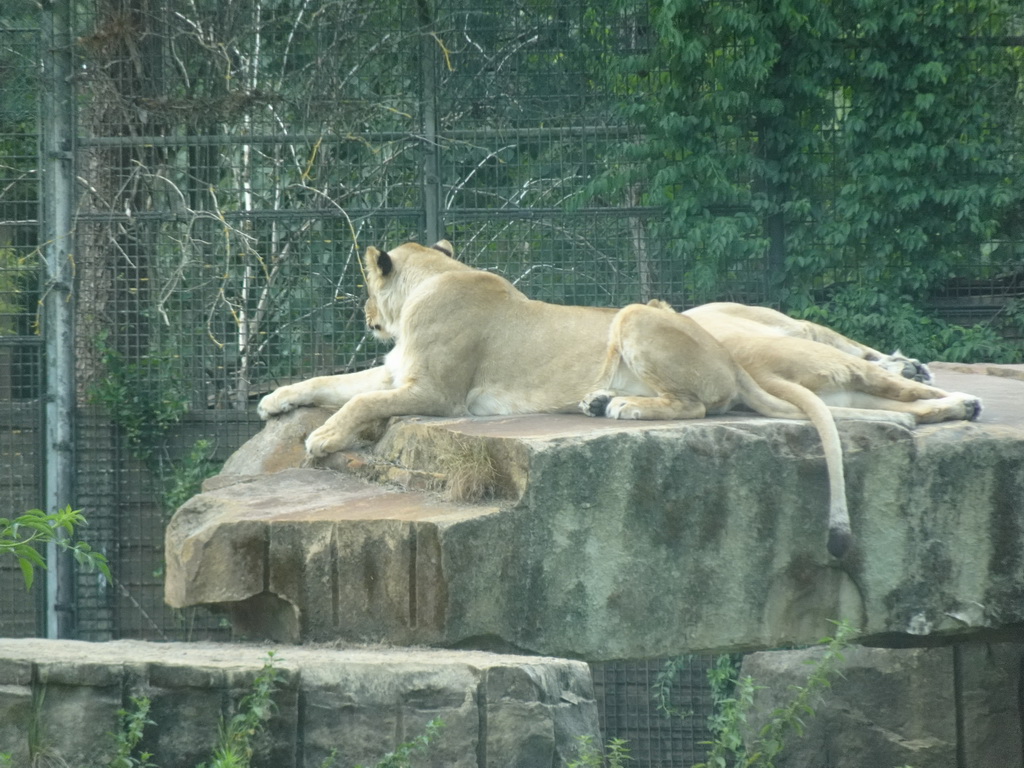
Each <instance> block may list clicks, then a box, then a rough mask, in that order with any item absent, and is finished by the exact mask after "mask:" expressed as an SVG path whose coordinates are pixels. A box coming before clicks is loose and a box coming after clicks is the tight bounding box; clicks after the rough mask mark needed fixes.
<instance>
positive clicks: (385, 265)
mask: <svg viewBox="0 0 1024 768" xmlns="http://www.w3.org/2000/svg"><path fill="white" fill-rule="evenodd" d="M394 267H395V265H394V262H392V261H391V256H389V255H388V252H387V251H377V269H379V270H380V276H381V277H387V276H388V275H390V274H391V270H392V269H394Z"/></svg>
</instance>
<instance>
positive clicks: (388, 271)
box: [363, 240, 471, 341]
mask: <svg viewBox="0 0 1024 768" xmlns="http://www.w3.org/2000/svg"><path fill="white" fill-rule="evenodd" d="M452 254H453V249H452V244H451V243H449V242H448V241H447V240H441V241H440V242H438V243H437V244H436V245H433V246H425V245H420V244H419V243H403V244H402V245H399V246H397V247H395V248H392V249H391V250H389V251H382V250H380V249H379V248H375V247H373V246H372V245H371V246H370V247H369V248H367V249H366V252H365V253H364V254H363V274H364V275H365V276H366V290H367V293H368V294H369V299H368V300H367V302H366V307H365V312H366V320H367V325H369V326H370V329H371V330H372V331H373V333H374V336H376V337H377V338H378V339H381V340H382V341H387V340H391V339H394V338H395V336H396V335H397V333H398V321H399V318H400V317H401V313H402V307H403V306H404V305H405V302H406V300H407V299H408V298H409V295H410V294H411V293H412V292H413V291H414V290H415V289H416V287H417V286H418V285H419V284H420V283H422V282H423V281H425V280H427V279H429V278H431V277H434V276H435V275H438V274H440V273H442V272H451V271H454V270H467V269H471V267H467V266H466V265H465V264H462V263H461V262H458V261H456V260H455V259H454V258H452ZM371 318H372V319H371Z"/></svg>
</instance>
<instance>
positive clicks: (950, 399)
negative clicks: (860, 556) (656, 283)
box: [683, 303, 981, 556]
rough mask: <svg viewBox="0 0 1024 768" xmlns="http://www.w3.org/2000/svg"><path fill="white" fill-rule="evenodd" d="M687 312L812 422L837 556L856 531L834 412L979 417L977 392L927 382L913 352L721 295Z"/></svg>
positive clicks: (927, 419)
mask: <svg viewBox="0 0 1024 768" xmlns="http://www.w3.org/2000/svg"><path fill="white" fill-rule="evenodd" d="M683 314H684V315H685V316H687V317H690V318H691V319H693V320H695V321H697V322H698V323H699V324H700V325H701V326H702V327H703V328H704V329H705V330H707V331H708V332H709V333H710V334H711V335H712V336H714V337H715V338H716V339H717V340H718V341H719V342H721V343H722V345H723V346H724V347H725V348H726V349H728V350H729V352H730V353H731V354H732V356H733V358H734V359H735V360H736V362H737V363H739V364H740V365H741V366H743V368H744V369H746V371H747V372H748V373H749V374H750V375H751V376H752V377H753V378H754V380H755V381H756V382H757V383H758V384H759V385H760V386H762V387H763V388H764V389H765V390H766V391H768V392H770V393H771V394H773V395H775V396H776V397H779V398H781V399H783V400H786V401H788V402H790V403H793V404H794V405H796V406H797V407H798V408H800V410H802V411H803V412H804V413H806V414H807V415H808V417H809V418H810V419H811V421H812V422H813V424H814V426H815V427H816V429H817V430H818V433H819V434H820V435H821V440H822V444H823V446H824V452H825V461H826V464H827V466H828V470H829V488H830V495H831V503H830V510H829V541H830V543H829V551H831V552H832V553H833V554H835V555H837V556H841V555H842V554H843V553H844V552H845V550H846V548H847V547H848V545H849V540H850V537H851V532H850V521H849V512H848V509H847V504H846V485H845V482H844V472H843V457H842V448H841V446H840V442H839V433H838V431H837V430H836V425H835V421H834V416H835V415H837V414H838V415H844V416H854V417H855V416H857V415H858V412H851V411H850V410H849V409H850V408H855V409H872V410H873V411H875V412H876V413H874V414H871V415H870V416H869V417H870V418H876V417H877V412H878V411H882V412H884V413H883V414H882V415H883V417H884V418H886V419H887V420H891V421H894V422H897V423H899V422H900V420H901V418H907V416H906V415H909V416H910V417H912V418H913V421H914V422H916V423H918V424H921V423H931V422H937V421H948V420H955V419H975V418H977V417H978V415H979V414H980V412H981V402H980V401H979V400H978V398H976V397H973V396H971V395H967V394H963V393H959V392H953V393H950V392H945V391H943V390H941V389H938V388H937V387H933V386H930V385H928V384H926V383H924V381H930V380H931V374H930V373H929V372H928V371H927V368H925V367H924V366H922V365H921V364H920V363H918V362H917V361H916V360H911V359H909V358H906V357H904V356H902V355H900V354H899V353H898V352H897V353H895V354H893V355H886V354H883V353H881V352H879V351H877V350H874V349H871V348H870V347H866V346H864V345H863V344H860V343H858V342H856V341H853V340H852V339H849V338H847V337H845V336H842V335H840V334H838V333H836V332H835V331H832V330H830V329H829V328H825V327H824V326H821V325H817V324H815V323H811V322H807V321H803V320H794V319H793V318H790V317H787V316H786V315H784V314H782V313H781V312H776V311H775V310H773V309H767V308H765V307H749V306H745V305H742V304H731V303H716V304H705V305H702V306H699V307H695V308H693V309H690V310H687V311H686V312H684V313H683ZM915 379H922V380H923V381H918V380H915ZM828 406H833V407H832V408H829V407H828ZM885 414H888V416H885ZM864 415H865V416H868V415H867V414H864Z"/></svg>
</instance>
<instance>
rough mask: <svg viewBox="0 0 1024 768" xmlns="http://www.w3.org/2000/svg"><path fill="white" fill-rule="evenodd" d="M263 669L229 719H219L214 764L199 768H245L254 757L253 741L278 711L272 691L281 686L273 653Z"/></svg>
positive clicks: (269, 654) (203, 765) (204, 764)
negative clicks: (278, 685)
mask: <svg viewBox="0 0 1024 768" xmlns="http://www.w3.org/2000/svg"><path fill="white" fill-rule="evenodd" d="M267 656H268V658H267V661H266V662H265V663H264V665H263V669H262V670H260V673H259V674H258V675H257V676H256V678H255V679H254V680H253V682H252V687H251V688H250V689H249V691H248V692H247V693H246V694H245V696H243V697H242V699H241V700H240V701H239V702H238V708H237V711H236V712H235V714H234V715H232V716H231V717H230V718H223V717H222V718H221V722H220V727H219V728H218V743H217V746H216V748H215V749H214V751H213V761H212V762H211V763H209V765H207V764H206V763H203V764H202V765H200V766H199V768H248V767H249V765H250V761H251V760H252V756H253V751H254V747H253V741H254V740H255V739H256V738H257V737H258V736H259V735H260V734H262V733H263V731H264V728H265V726H266V723H267V721H268V720H270V718H271V717H272V716H273V714H274V711H275V710H276V709H277V707H276V705H275V704H274V701H273V698H272V697H273V695H274V691H275V690H276V689H277V684H278V682H280V679H281V677H280V673H279V672H278V670H276V669H275V668H274V652H273V651H271V652H270V653H268V654H267Z"/></svg>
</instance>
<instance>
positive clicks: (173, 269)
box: [0, 0, 1024, 766]
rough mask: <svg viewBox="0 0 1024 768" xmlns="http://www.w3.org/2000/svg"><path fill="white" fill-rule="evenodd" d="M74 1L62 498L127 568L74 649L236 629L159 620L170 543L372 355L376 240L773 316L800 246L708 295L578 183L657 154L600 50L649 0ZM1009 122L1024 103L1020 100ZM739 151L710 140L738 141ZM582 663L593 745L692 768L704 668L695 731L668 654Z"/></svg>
mask: <svg viewBox="0 0 1024 768" xmlns="http://www.w3.org/2000/svg"><path fill="white" fill-rule="evenodd" d="M74 7H75V12H76V14H77V15H76V16H75V17H74V19H73V37H74V40H75V42H74V45H73V50H72V54H73V57H74V72H73V82H74V86H75V90H76V99H77V101H76V114H75V116H74V120H75V135H74V137H73V141H72V142H71V144H72V146H71V147H70V148H69V149H70V151H71V152H72V154H73V158H74V174H75V179H76V183H77V187H76V199H75V200H74V201H72V202H73V207H74V222H75V232H74V237H75V254H74V255H75V265H74V266H75V281H76V300H77V303H76V329H75V357H76V374H77V381H76V386H77V398H78V402H79V412H78V416H77V423H76V451H75V459H76V467H77V472H76V485H77V489H76V498H75V499H74V500H69V501H72V503H74V505H75V506H77V507H79V508H81V509H83V510H84V511H85V512H86V514H87V517H88V519H89V523H90V524H89V527H88V528H87V529H85V530H84V531H83V532H82V533H83V535H84V537H85V538H86V539H87V540H88V541H89V542H90V543H91V544H93V545H94V546H95V547H97V548H98V549H100V550H101V551H103V552H104V553H106V554H107V556H108V557H109V559H110V562H111V564H112V568H113V575H114V577H115V581H114V583H113V584H107V583H106V582H105V581H103V580H102V579H100V578H98V577H97V575H96V574H94V573H80V574H78V576H77V584H76V585H77V596H76V597H77V599H76V610H77V615H76V626H77V633H78V635H79V636H80V637H82V638H84V639H91V640H103V639H108V638H117V637H138V638H147V639H200V638H226V637H228V636H229V628H227V627H226V626H223V625H222V624H221V622H220V620H219V619H218V618H217V617H216V616H211V615H209V614H207V613H205V612H202V611H190V612H185V613H182V612H176V611H171V610H169V609H168V608H166V606H164V604H163V596H162V589H163V587H162V582H163V577H162V567H163V551H162V547H163V543H162V542H163V529H164V526H165V525H166V522H167V520H168V518H169V515H170V514H171V513H172V511H173V510H174V508H176V506H177V505H179V504H180V503H181V502H183V501H184V500H185V499H186V498H188V496H189V495H190V494H191V493H192V492H194V490H195V489H196V484H197V481H198V480H199V479H201V478H202V477H203V476H204V475H207V474H209V473H210V472H212V471H214V470H215V469H216V467H217V466H218V464H219V463H220V462H221V461H223V460H224V459H225V458H226V457H227V456H228V455H229V454H230V453H231V452H232V451H233V450H234V449H235V448H236V447H237V446H238V445H240V444H241V443H242V442H244V441H245V440H246V439H247V438H248V437H249V436H251V435H252V434H254V433H255V432H256V431H257V430H258V429H259V424H258V421H257V420H256V418H255V415H254V413H253V411H254V404H255V401H256V400H257V399H258V397H259V396H261V395H262V394H265V393H266V392H269V391H270V390H271V389H273V388H274V387H276V386H277V385H279V384H281V383H285V382H288V381H293V380H296V379H299V378H305V377H308V376H310V375H315V374H322V373H331V372H338V371H344V370H350V369H355V368H359V367H363V366H365V365H367V364H369V363H370V362H372V361H373V360H374V359H375V358H376V357H377V356H379V355H381V354H382V353H383V352H384V351H385V350H384V349H383V348H381V347H380V346H379V345H377V343H376V342H375V341H374V340H373V338H372V336H370V335H368V334H367V332H366V330H365V328H364V323H363V318H362V302H363V298H364V295H365V291H364V289H363V286H362V277H361V275H360V272H359V265H358V258H357V257H358V254H359V253H360V252H361V251H362V249H363V248H365V246H367V245H371V244H373V245H381V246H389V245H393V244H395V243H398V242H402V241H404V240H409V239H415V240H420V241H424V242H432V241H434V240H436V239H440V238H442V237H444V238H447V239H449V240H451V241H452V242H453V244H454V246H455V250H456V255H457V256H458V257H459V258H461V259H462V260H464V261H466V262H467V263H470V264H472V265H474V266H477V267H480V268H483V269H489V270H495V271H498V272H500V273H501V274H503V275H505V276H506V277H508V278H509V279H510V280H512V281H513V282H514V283H515V284H516V285H517V286H518V287H519V288H521V289H522V290H523V291H524V292H525V293H526V294H528V295H529V296H531V297H532V298H537V299H542V300H547V301H554V302H563V303H573V304H592V305H606V306H614V305H622V304H625V303H627V302H630V301H636V300H646V299H648V298H650V297H651V296H653V295H656V296H658V297H661V298H665V299H668V300H670V301H672V302H673V303H674V304H676V305H678V306H683V305H690V304H693V303H696V302H697V301H701V300H710V299H722V300H727V299H732V300H741V301H751V302H764V301H766V300H770V299H771V293H770V291H769V289H770V287H771V286H772V284H773V275H772V271H771V270H772V269H773V268H777V267H778V265H779V264H780V263H781V261H782V260H783V259H784V258H785V251H784V249H785V247H786V243H787V242H789V244H790V245H791V246H792V245H793V238H794V237H797V236H796V235H794V234H793V232H792V231H790V232H789V233H788V234H787V233H782V232H779V231H773V226H774V225H773V223H772V221H771V220H761V219H759V218H757V217H753V218H752V219H751V221H752V224H751V228H750V231H749V232H746V233H745V234H744V237H745V238H746V239H747V240H748V241H749V242H754V241H756V242H757V243H762V242H763V243H764V244H765V247H763V248H753V247H746V248H741V249H739V250H738V251H737V254H738V255H737V256H736V257H735V258H734V259H733V260H731V261H729V262H728V263H726V264H724V265H721V267H722V272H721V275H720V280H719V282H718V283H717V288H716V292H715V293H713V294H708V292H707V290H706V289H704V288H702V287H701V284H700V275H699V272H698V271H697V270H694V269H693V268H692V267H693V266H694V265H693V264H692V263H689V262H686V261H684V260H680V259H679V258H677V257H673V256H672V249H671V247H670V245H671V244H670V243H669V242H667V241H666V240H665V239H664V238H663V237H660V236H659V237H652V236H651V231H652V227H653V226H654V225H655V224H656V223H657V222H658V221H659V217H661V216H663V213H664V212H663V210H662V209H661V208H652V207H648V206H647V205H646V204H645V202H644V198H643V197H642V196H641V195H640V194H639V192H636V191H634V190H632V189H631V188H628V187H627V188H625V189H623V190H620V192H619V194H617V195H616V196H608V195H602V194H600V193H597V192H595V191H594V189H593V187H592V184H593V181H594V179H595V178H597V177H598V176H599V175H600V174H601V173H602V172H603V171H605V170H607V168H608V166H609V164H610V163H616V164H621V165H622V166H623V167H625V166H627V165H628V164H629V163H630V162H632V161H631V160H630V159H629V156H627V155H625V154H623V153H622V152H620V151H619V149H620V148H621V146H622V145H623V144H626V143H634V144H635V143H638V142H639V143H642V142H643V140H644V137H643V136H641V132H640V129H639V127H638V125H637V124H635V123H634V122H632V121H630V120H628V119H626V118H624V117H623V116H622V115H623V113H622V111H621V110H620V109H619V108H618V107H619V104H618V101H619V100H620V97H621V95H622V94H621V93H620V92H617V91H616V87H617V86H615V85H614V84H612V83H611V82H610V81H609V79H608V78H607V77H604V76H603V73H604V72H605V66H604V61H605V60H604V59H603V58H602V57H604V56H606V55H608V54H609V52H612V53H614V54H615V55H618V56H625V55H631V54H634V53H639V52H642V51H644V50H645V49H646V48H647V47H648V46H649V45H651V36H652V31H651V29H650V28H649V24H647V23H646V22H645V19H646V15H645V9H646V8H647V3H646V2H645V0H636V3H635V7H631V6H630V4H629V3H626V2H615V3H612V2H593V0H586V1H584V0H569V1H568V2H566V1H564V0H526V1H524V2H519V3H514V4H511V5H510V4H509V3H508V2H506V1H504V0H503V1H502V2H498V1H497V0H474V1H473V2H469V0H436V2H428V1H427V0H423V1H422V2H417V3H395V2H388V1H386V0H365V1H364V2H358V3H355V2H353V3H326V2H319V1H318V0H287V1H284V2H274V3H269V2H266V1H265V0H191V1H190V2H188V3H184V2H177V0H157V1H154V2H148V3H135V2H124V1H123V0H85V1H84V2H80V3H75V4H74ZM37 14H38V11H37V10H36V7H35V5H34V4H32V3H29V2H27V0H10V2H9V3H7V4H6V7H5V9H3V11H0V82H2V83H3V89H4V90H3V99H0V466H2V468H3V472H2V474H0V516H9V515H11V514H16V513H18V512H19V511H23V510H25V509H28V508H32V507H40V506H42V505H43V497H42V491H43V488H42V486H43V473H44V470H45V456H44V449H45V446H44V433H43V427H44V423H43V422H44V412H43V402H42V400H43V394H44V391H45V383H46V382H45V381H44V374H43V371H44V362H45V358H44V352H45V350H44V349H43V344H42V342H41V338H40V336H39V335H38V332H37V329H38V324H37V320H38V318H37V311H38V309H37V305H38V303H39V300H40V298H41V287H40V279H39V276H38V273H39V271H40V270H39V266H40V255H39V253H40V248H41V245H42V244H41V243H40V242H39V239H40V238H39V234H38V233H39V218H40V214H39V212H38V211H39V207H40V206H39V192H38V178H37V176H38V169H39V167H40V158H39V157H38V149H37V146H38V127H37V111H38V102H39V92H40V84H39V81H38V72H39V60H40V56H41V55H42V49H43V44H42V43H41V42H40V40H39V37H38V34H37V33H36V31H35V26H36V25H35V23H34V22H35V21H36V18H35V17H36V15H37ZM1010 33H1013V34H1017V33H1019V30H1014V29H1006V28H995V27H990V28H981V27H979V28H977V29H972V30H971V34H976V35H978V36H979V40H987V41H989V42H986V43H985V44H984V45H982V44H979V45H978V47H977V54H976V55H977V56H979V57H984V56H985V55H986V51H988V50H990V48H987V47H986V46H992V45H1004V44H1006V45H1010V44H1013V45H1016V46H1018V47H1019V46H1020V42H1019V40H1018V41H1017V42H1016V43H1014V42H1013V39H1010V38H1006V35H1007V34H1010ZM1003 38H1006V39H1005V40H1004V39H1003ZM1001 40H1002V42H1000V41H1001ZM992 41H995V42H992ZM733 44H734V45H738V43H735V42H734V43H733ZM1002 76H1004V77H1008V78H1011V79H1012V77H1014V76H1015V75H1014V74H1013V72H1012V71H1010V70H1009V69H1008V70H1007V73H1005V74H1004V75H1002ZM1004 85H1005V83H1004ZM1017 87H1019V84H1017ZM1006 103H1007V109H1019V95H1018V94H1017V92H1014V89H1013V88H1012V87H1008V98H1007V100H1006ZM848 108H849V105H848V104H846V103H845V102H844V101H843V95H842V92H841V89H837V93H836V115H837V117H836V121H835V124H831V123H828V122H824V123H823V124H822V126H821V136H820V141H819V142H818V143H817V145H816V146H815V147H814V148H813V150H809V151H813V152H814V153H815V157H816V158H817V159H816V161H815V162H818V161H820V166H821V167H822V168H827V167H828V166H829V164H833V163H835V162H837V161H836V159H835V139H836V133H835V132H836V130H837V125H838V124H839V122H841V121H842V120H845V119H846V117H847V113H846V111H845V110H847V109H848ZM752 141H753V139H751V137H749V136H746V137H739V138H736V139H735V140H733V141H732V143H726V144H723V145H721V146H718V147H715V148H714V150H715V151H718V152H724V153H735V154H740V153H743V152H749V151H751V149H752ZM847 181H848V180H847ZM815 183H816V184H817V185H818V186H817V190H818V194H819V195H820V196H821V198H822V201H823V202H822V204H821V206H819V207H818V208H815V210H813V211H811V212H809V213H808V214H807V217H808V220H810V219H811V218H813V217H814V216H820V215H821V210H825V209H827V208H828V206H829V205H830V204H831V203H832V202H833V201H834V198H836V197H838V196H839V195H840V194H841V191H842V190H841V185H842V184H843V183H845V182H844V180H843V179H841V178H840V177H839V175H838V174H835V175H830V174H829V173H825V175H824V176H822V177H821V178H820V179H817V180H816V181H815ZM736 213H737V211H736V210H732V209H728V207H721V208H720V209H715V210H709V211H708V215H709V216H719V215H720V216H732V215H735V214H736ZM741 213H744V214H749V213H750V211H749V210H747V209H744V210H743V211H741ZM1020 226H1021V224H1020V221H1017V222H1010V223H1009V225H1007V226H1004V227H1003V228H1002V229H1001V230H1000V231H999V232H998V235H997V236H996V237H992V238H990V239H988V240H987V241H986V242H985V243H984V244H983V246H982V247H980V248H977V249H974V250H972V251H970V252H969V253H967V255H965V256H964V258H963V259H962V260H961V261H960V262H959V266H958V271H957V272H956V274H952V275H950V276H949V278H948V279H947V280H945V281H944V282H943V283H942V285H941V287H940V288H939V289H938V290H937V291H936V292H934V294H933V295H932V297H931V301H932V303H933V304H934V306H936V307H938V308H940V309H942V311H943V312H945V313H946V314H947V316H949V317H951V318H952V319H955V320H957V321H960V322H969V321H974V320H978V319H987V318H990V317H992V316H993V315H995V314H997V313H1000V312H1004V311H1005V309H1006V307H1007V306H1010V305H1009V304H1008V302H1012V301H1014V300H1016V301H1018V302H1020V300H1021V299H1024V282H1022V280H1024V278H1022V275H1024V271H1022V270H1021V268H1020V266H1019V265H1020V263H1021V260H1022V258H1024V246H1022V245H1021V243H1022V242H1024V233H1022V232H1021V231H1020ZM812 229H813V228H806V231H808V232H811V231H812ZM808 237H810V235H808ZM787 238H788V240H787ZM804 245H806V244H804ZM816 247H820V248H826V247H827V246H826V245H825V244H824V243H818V244H817V246H816ZM780 249H781V250H780ZM826 271H827V274H825V273H824V271H823V274H822V275H821V283H822V284H833V285H837V284H850V283H854V284H856V283H861V282H863V283H865V284H868V285H870V284H871V281H872V280H875V279H877V276H874V275H872V274H869V273H868V271H867V270H866V269H865V267H864V266H863V265H862V264H860V263H858V262H857V261H856V260H855V259H851V260H849V261H844V262H842V263H834V264H833V265H832V266H830V267H829V268H828V270H826ZM1022 327H1024V326H1022ZM41 599H42V594H41V590H39V589H37V590H35V591H34V592H31V593H29V592H26V591H25V590H24V589H23V585H22V582H21V573H20V571H19V570H18V569H17V566H16V565H15V564H13V563H11V562H6V561H3V560H0V635H5V636H19V635H35V634H39V633H41V632H42V626H43V624H42V619H41V615H42V613H41V602H40V601H41ZM594 669H595V682H596V684H597V686H598V690H599V693H600V700H601V702H602V705H601V706H602V723H603V726H604V728H605V735H606V736H619V737H623V738H628V739H629V740H630V742H631V743H632V744H633V745H634V755H635V756H636V757H637V764H638V765H652V766H682V765H690V764H692V762H694V761H696V760H698V759H700V758H701V757H702V756H703V755H702V753H701V748H700V747H698V746H695V744H696V742H698V741H699V740H701V739H702V738H704V736H703V734H702V733H698V732H697V731H700V730H701V728H700V727H699V724H702V723H703V719H704V714H705V713H706V710H705V709H704V708H706V706H707V695H706V690H705V689H704V683H703V669H701V668H700V666H699V664H695V665H694V666H693V669H692V671H691V672H690V673H688V674H691V678H689V679H687V680H684V681H681V682H680V683H679V685H681V686H683V688H681V689H679V690H678V691H677V695H678V696H679V697H680V698H679V699H678V700H679V701H686V700H689V699H688V698H687V697H690V698H692V700H693V704H692V705H691V708H693V709H694V710H695V715H694V716H693V717H692V718H690V719H688V720H683V721H679V720H672V721H668V720H664V719H662V718H661V717H660V715H658V714H657V713H656V712H653V703H652V701H651V696H650V685H651V682H652V680H653V677H654V676H655V674H656V672H657V670H658V669H660V664H657V663H655V662H644V663H639V662H623V663H619V664H609V665H595V667H594ZM683 706H684V708H685V706H686V705H685V704H684V705H683ZM694 724H698V725H694ZM691 726H692V727H693V728H696V731H694V732H690V731H688V730H687V729H689V728H691Z"/></svg>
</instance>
